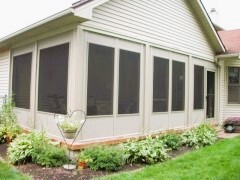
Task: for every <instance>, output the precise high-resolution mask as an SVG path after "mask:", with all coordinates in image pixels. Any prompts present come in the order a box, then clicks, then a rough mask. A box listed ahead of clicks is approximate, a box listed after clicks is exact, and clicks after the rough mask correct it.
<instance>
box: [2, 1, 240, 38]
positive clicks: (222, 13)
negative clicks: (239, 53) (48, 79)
mask: <svg viewBox="0 0 240 180" xmlns="http://www.w3.org/2000/svg"><path fill="white" fill-rule="evenodd" d="M76 1H77V0H0V38H2V37H4V36H6V35H8V34H11V33H13V32H15V31H18V30H19V29H21V28H24V27H26V26H28V25H30V24H32V23H35V22H37V21H39V20H42V19H44V18H46V17H48V16H50V15H52V14H55V13H58V12H59V11H62V10H64V9H67V8H69V7H70V6H71V4H72V3H74V2H76ZM202 2H203V4H204V5H205V7H206V9H207V11H208V12H209V11H210V9H211V8H216V10H217V11H218V13H219V18H218V19H219V25H220V26H222V27H223V28H225V29H238V28H240V12H239V7H240V0H202Z"/></svg>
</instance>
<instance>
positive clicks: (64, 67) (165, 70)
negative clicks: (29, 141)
mask: <svg viewBox="0 0 240 180" xmlns="http://www.w3.org/2000/svg"><path fill="white" fill-rule="evenodd" d="M0 52H1V53H0V95H1V96H4V95H6V94H10V93H11V92H12V91H13V92H14V94H15V101H16V108H15V111H16V114H17V118H18V120H19V122H20V123H21V125H22V126H24V127H29V126H32V127H34V128H35V129H41V128H42V125H45V128H46V130H47V133H48V134H49V135H52V136H55V137H60V133H59V130H58V129H57V126H56V124H55V122H54V121H53V119H54V114H55V113H58V114H66V112H67V110H68V109H71V110H74V109H82V110H84V111H86V113H87V121H86V124H85V126H84V128H83V131H82V132H81V134H80V136H79V139H78V141H81V142H86V141H92V140H94V141H96V140H107V139H112V138H123V137H132V136H139V135H144V134H149V133H152V132H159V131H163V130H168V129H181V128H185V127H190V126H193V125H195V124H199V123H201V122H203V121H208V122H219V121H220V120H222V118H224V117H225V116H224V115H223V114H224V113H225V110H226V108H230V107H228V106H224V101H223V99H222V97H225V96H224V95H225V90H223V88H224V87H225V86H226V85H225V84H224V83H225V81H224V79H223V78H224V75H225V70H224V67H225V63H227V62H226V61H225V59H224V57H225V55H220V56H216V55H219V54H224V53H225V48H224V45H223V42H222V41H221V39H220V37H219V35H218V34H217V32H216V30H215V28H214V26H213V24H212V22H211V20H210V18H209V16H208V15H207V13H206V11H205V9H204V6H203V4H202V3H201V1H200V0H191V1H189V0H174V1H171V0H169V1H165V0H155V1H154V0H142V1H138V0H131V1H128V0H80V1H79V2H77V3H75V4H73V6H72V7H71V8H69V9H67V10H64V11H62V12H60V13H58V14H55V15H53V16H51V17H48V18H46V19H44V20H42V21H40V22H37V23H35V24H33V25H31V26H28V27H26V28H24V29H22V30H20V31H18V32H16V33H14V34H11V35H9V36H7V37H5V38H3V39H1V40H0ZM226 56H230V55H226ZM236 58H239V56H238V57H234V59H233V61H232V62H233V64H232V66H235V65H237V63H236V62H237V59H236ZM230 71H231V73H232V72H234V74H233V77H231V81H233V82H234V83H235V82H236V83H239V82H238V80H237V77H236V76H235V75H236V73H235V71H236V70H235V69H231V70H230ZM238 72H239V71H238ZM235 91H237V89H235V88H232V89H231V92H235ZM237 92H238V91H237ZM232 98H233V97H232ZM233 99H234V98H233ZM234 100H235V99H234ZM239 101H240V99H239ZM231 107H232V105H231ZM234 108H236V109H235V110H234V112H237V111H238V106H237V105H235V106H234ZM229 111H230V110H229ZM226 112H227V111H226Z"/></svg>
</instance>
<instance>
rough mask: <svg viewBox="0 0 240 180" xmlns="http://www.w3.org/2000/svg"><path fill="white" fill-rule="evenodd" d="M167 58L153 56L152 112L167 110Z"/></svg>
mask: <svg viewBox="0 0 240 180" xmlns="http://www.w3.org/2000/svg"><path fill="white" fill-rule="evenodd" d="M168 86H169V60H168V59H163V58H159V57H154V72H153V112H167V111H168V88H169V87H168Z"/></svg>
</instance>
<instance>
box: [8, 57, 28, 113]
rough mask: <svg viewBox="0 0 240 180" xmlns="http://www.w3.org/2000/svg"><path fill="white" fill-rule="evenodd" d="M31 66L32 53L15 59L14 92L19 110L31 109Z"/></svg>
mask: <svg viewBox="0 0 240 180" xmlns="http://www.w3.org/2000/svg"><path fill="white" fill-rule="evenodd" d="M31 65H32V53H27V54H23V55H19V56H15V57H14V58H13V76H12V91H13V95H14V100H15V105H16V107H19V108H24V109H30V84H31V83H30V82H31Z"/></svg>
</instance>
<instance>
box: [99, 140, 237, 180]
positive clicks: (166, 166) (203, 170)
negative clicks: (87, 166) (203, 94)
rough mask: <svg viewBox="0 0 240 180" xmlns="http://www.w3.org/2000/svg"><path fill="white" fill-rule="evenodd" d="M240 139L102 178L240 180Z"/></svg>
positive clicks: (221, 142)
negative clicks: (133, 170)
mask: <svg viewBox="0 0 240 180" xmlns="http://www.w3.org/2000/svg"><path fill="white" fill-rule="evenodd" d="M239 167H240V137H237V138H234V139H228V140H222V141H219V142H217V143H216V144H215V145H213V146H209V147H205V148H202V149H200V150H196V151H193V152H190V153H187V154H185V155H183V156H180V157H178V158H176V159H174V160H170V161H167V162H165V163H160V164H156V165H153V166H148V167H146V168H143V169H141V170H138V171H135V172H129V173H119V174H116V175H113V176H108V177H104V178H103V179H109V180H110V179H114V180H118V179H121V180H122V179H129V180H130V179H131V180H132V179H134V180H138V179H148V180H149V179H161V180H164V179H174V180H181V179H184V180H185V179H186V180H188V179H189V180H190V179H201V180H202V179H209V180H213V179H216V180H228V179H231V180H235V179H236V180H237V179H240V170H239Z"/></svg>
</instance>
